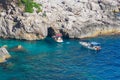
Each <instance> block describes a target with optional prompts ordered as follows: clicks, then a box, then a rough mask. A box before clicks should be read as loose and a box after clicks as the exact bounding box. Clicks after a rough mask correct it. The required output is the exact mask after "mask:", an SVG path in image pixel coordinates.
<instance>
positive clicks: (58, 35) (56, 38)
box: [52, 33, 63, 42]
mask: <svg viewBox="0 0 120 80" xmlns="http://www.w3.org/2000/svg"><path fill="white" fill-rule="evenodd" d="M52 38H53V39H54V40H55V41H56V42H63V39H62V34H60V33H59V34H56V35H54V36H52Z"/></svg>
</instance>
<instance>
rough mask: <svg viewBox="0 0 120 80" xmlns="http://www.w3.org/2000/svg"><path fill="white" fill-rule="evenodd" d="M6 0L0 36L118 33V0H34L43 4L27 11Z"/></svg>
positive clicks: (0, 18)
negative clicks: (40, 10) (39, 8)
mask: <svg viewBox="0 0 120 80" xmlns="http://www.w3.org/2000/svg"><path fill="white" fill-rule="evenodd" d="M5 1H6V0H4V1H1V2H0V3H1V5H0V7H1V10H0V37H2V38H15V39H25V40H40V39H44V38H46V37H47V36H52V35H54V34H55V33H62V34H63V36H64V37H69V38H86V37H95V36H98V35H105V34H119V33H120V16H118V14H120V12H119V10H120V1H119V0H105V1H104V0H103V1H102V0H54V1H53V0H34V1H35V2H36V3H39V4H42V12H40V13H37V12H36V9H34V12H33V13H26V12H24V10H23V8H24V6H22V7H21V6H20V7H19V6H18V5H16V3H15V0H11V2H10V3H7V2H5ZM5 4H6V5H5ZM3 5H4V6H5V7H3Z"/></svg>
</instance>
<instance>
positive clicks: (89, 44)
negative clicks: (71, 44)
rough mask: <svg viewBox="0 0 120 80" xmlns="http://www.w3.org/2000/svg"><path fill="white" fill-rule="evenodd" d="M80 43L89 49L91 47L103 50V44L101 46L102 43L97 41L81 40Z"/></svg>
mask: <svg viewBox="0 0 120 80" xmlns="http://www.w3.org/2000/svg"><path fill="white" fill-rule="evenodd" d="M80 44H81V45H82V46H84V47H86V48H88V49H91V50H101V46H100V43H97V42H84V41H81V42H80Z"/></svg>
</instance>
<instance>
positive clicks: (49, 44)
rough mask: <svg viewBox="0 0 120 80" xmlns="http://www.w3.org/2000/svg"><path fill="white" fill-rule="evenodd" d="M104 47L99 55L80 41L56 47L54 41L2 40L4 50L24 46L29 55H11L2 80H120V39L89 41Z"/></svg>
mask: <svg viewBox="0 0 120 80" xmlns="http://www.w3.org/2000/svg"><path fill="white" fill-rule="evenodd" d="M88 40H89V41H97V42H100V43H101V46H102V50H101V51H99V52H96V51H92V50H88V49H86V48H84V47H82V46H81V45H80V44H79V40H74V39H68V40H65V41H64V43H56V42H54V41H53V40H52V39H49V38H48V39H46V40H42V41H20V40H10V39H8V40H4V39H0V46H2V45H5V44H6V45H8V46H9V48H12V47H14V46H16V45H19V44H21V45H22V46H23V47H24V48H25V49H26V51H25V52H14V51H9V52H10V54H11V55H12V58H11V59H9V60H8V61H7V62H6V63H4V64H0V80H120V36H118V35H116V36H104V37H97V38H91V39H88Z"/></svg>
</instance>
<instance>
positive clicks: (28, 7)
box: [21, 0, 42, 13]
mask: <svg viewBox="0 0 120 80" xmlns="http://www.w3.org/2000/svg"><path fill="white" fill-rule="evenodd" d="M21 2H22V3H23V4H24V5H25V12H30V13H33V11H34V10H33V7H35V8H36V9H37V12H41V11H42V9H41V6H42V5H41V4H38V3H35V2H33V0H21Z"/></svg>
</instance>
